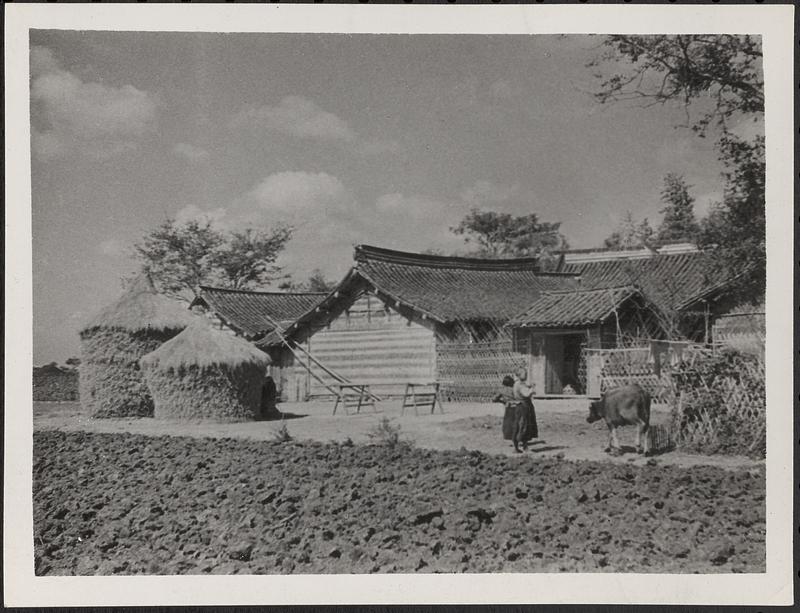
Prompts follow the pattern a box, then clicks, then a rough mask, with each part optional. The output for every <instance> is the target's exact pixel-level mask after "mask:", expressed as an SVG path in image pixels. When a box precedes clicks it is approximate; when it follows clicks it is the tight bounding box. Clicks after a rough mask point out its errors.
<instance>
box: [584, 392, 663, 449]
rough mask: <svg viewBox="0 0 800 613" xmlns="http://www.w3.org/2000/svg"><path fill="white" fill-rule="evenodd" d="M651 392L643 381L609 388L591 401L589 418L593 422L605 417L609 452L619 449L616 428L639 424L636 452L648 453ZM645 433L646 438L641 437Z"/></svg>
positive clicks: (587, 419)
mask: <svg viewBox="0 0 800 613" xmlns="http://www.w3.org/2000/svg"><path fill="white" fill-rule="evenodd" d="M650 402H651V399H650V394H648V393H647V392H646V391H645V390H644V389H642V387H641V386H640V385H637V384H635V383H634V384H631V385H625V386H622V387H618V388H616V389H613V390H609V391H607V392H606V393H605V394H603V395H602V396H601V398H600V400H595V401H594V402H592V403H591V404H590V405H589V417H587V418H586V421H587V422H589V423H590V424H591V423H594V422H596V421H598V420H600V419H604V420H605V422H606V425H607V426H608V447H607V448H606V451H607V452H614V451H615V450H616V451H617V452H619V451H620V445H619V440H618V439H617V428H618V427H620V426H637V430H636V452H637V453H644V454H645V455H648V452H649V444H648V440H647V431H648V430H649V429H650ZM642 437H644V441H642Z"/></svg>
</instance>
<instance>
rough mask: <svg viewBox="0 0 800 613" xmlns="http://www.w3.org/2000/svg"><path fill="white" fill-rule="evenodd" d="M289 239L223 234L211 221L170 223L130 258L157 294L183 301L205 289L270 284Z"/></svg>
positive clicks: (285, 235)
mask: <svg viewBox="0 0 800 613" xmlns="http://www.w3.org/2000/svg"><path fill="white" fill-rule="evenodd" d="M290 237H291V228H287V227H280V228H278V229H275V230H270V231H260V230H253V229H246V230H243V231H236V232H223V231H220V230H217V229H216V228H214V227H213V226H212V224H211V222H210V221H198V220H189V221H186V222H183V223H178V222H176V221H175V220H172V219H168V220H167V221H165V222H164V223H163V224H161V225H160V226H159V227H158V228H156V229H155V230H153V231H151V232H150V233H148V234H147V235H145V237H144V238H143V239H142V241H141V242H139V243H136V244H135V245H134V254H135V257H136V259H137V260H138V261H139V264H140V267H141V271H142V272H145V273H147V274H149V275H150V277H151V278H152V279H153V282H154V284H155V285H156V287H157V288H158V289H159V290H160V291H162V292H164V293H166V294H169V295H172V296H174V297H176V298H179V299H183V300H187V299H190V298H191V297H195V296H197V295H198V292H199V288H200V286H201V285H205V284H209V285H211V284H214V285H220V286H222V287H229V288H234V289H242V288H247V287H257V286H261V285H264V284H266V283H268V282H270V281H272V280H274V279H275V278H277V275H278V273H279V271H280V267H278V266H276V265H275V260H276V259H277V256H278V255H279V254H280V252H281V251H282V250H283V248H284V246H285V245H286V243H287V241H288V240H289V238H290Z"/></svg>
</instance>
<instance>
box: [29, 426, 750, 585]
mask: <svg viewBox="0 0 800 613" xmlns="http://www.w3.org/2000/svg"><path fill="white" fill-rule="evenodd" d="M33 470H34V473H33V479H34V481H33V483H34V492H33V500H34V550H35V571H36V573H37V574H38V575H106V574H204V573H208V574H212V573H214V574H269V573H392V572H403V573H413V572H423V573H430V572H556V571H558V572H573V571H579V572H607V571H616V572H624V571H631V572H673V573H674V572H681V573H691V572H764V570H765V495H764V474H763V471H761V470H758V469H757V470H749V471H748V470H725V469H721V468H717V467H710V466H698V467H694V468H692V469H686V468H682V467H675V466H654V465H644V466H633V465H626V464H621V463H608V462H606V463H601V462H569V461H563V460H559V459H556V458H546V457H542V456H540V455H536V454H526V455H524V456H521V457H513V458H511V457H506V456H503V455H488V454H485V453H482V452H480V451H474V450H473V451H469V450H466V449H463V450H458V451H452V450H447V451H437V450H432V449H422V448H418V447H413V446H411V445H403V444H400V445H396V446H395V447H389V446H386V445H350V444H349V443H348V444H335V443H333V444H331V443H320V442H315V441H304V442H295V441H290V442H285V443H278V442H266V441H254V440H244V439H241V438H238V439H232V438H228V439H201V438H192V437H169V436H145V435H138V434H135V435H132V434H97V433H89V432H80V431H79V432H60V431H55V430H51V431H37V432H35V433H34V467H33Z"/></svg>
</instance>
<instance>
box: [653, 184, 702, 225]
mask: <svg viewBox="0 0 800 613" xmlns="http://www.w3.org/2000/svg"><path fill="white" fill-rule="evenodd" d="M661 202H663V203H664V208H662V209H661V214H662V215H663V216H664V217H663V218H662V220H661V224H660V225H659V226H658V232H657V234H656V238H657V239H658V240H659V241H671V240H687V241H695V240H696V239H697V233H698V232H699V230H700V226H699V225H698V224H697V219H695V216H694V198H693V197H692V196H691V195H690V194H689V186H688V185H687V184H686V181H684V179H683V177H682V176H680V175H676V174H674V173H669V174H668V175H666V176H665V177H664V187H663V189H662V190H661Z"/></svg>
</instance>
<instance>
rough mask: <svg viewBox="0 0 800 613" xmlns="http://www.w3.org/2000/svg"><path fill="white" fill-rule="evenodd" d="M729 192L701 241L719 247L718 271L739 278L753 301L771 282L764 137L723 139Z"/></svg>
mask: <svg viewBox="0 0 800 613" xmlns="http://www.w3.org/2000/svg"><path fill="white" fill-rule="evenodd" d="M720 159H721V160H722V162H723V164H725V167H726V171H725V173H724V176H725V191H724V194H723V199H722V202H720V203H717V204H716V205H715V206H714V207H713V208H712V210H711V213H710V214H709V215H708V217H707V218H706V219H705V220H703V223H702V224H701V231H700V235H699V243H700V246H702V247H709V248H711V247H713V250H712V253H713V256H714V260H715V263H716V268H717V269H718V271H720V272H722V273H724V274H727V275H729V276H735V277H736V282H737V285H738V287H739V288H740V289H741V290H742V292H743V293H744V294H745V296H746V297H747V298H749V299H757V298H758V297H759V296H760V295H762V294H763V292H764V287H765V284H766V266H767V264H766V262H767V259H766V243H767V239H766V207H765V203H766V197H765V180H766V168H765V152H764V138H763V137H758V138H757V139H756V140H755V142H752V143H750V142H747V141H744V140H741V139H738V138H736V137H734V136H731V135H728V136H726V137H724V138H723V139H722V140H721V151H720Z"/></svg>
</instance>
